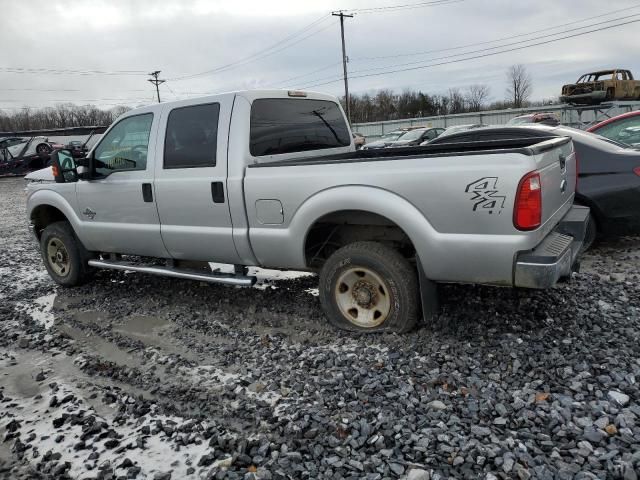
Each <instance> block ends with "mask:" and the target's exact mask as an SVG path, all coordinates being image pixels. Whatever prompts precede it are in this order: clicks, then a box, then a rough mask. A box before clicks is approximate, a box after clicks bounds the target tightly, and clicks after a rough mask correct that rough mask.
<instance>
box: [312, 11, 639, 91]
mask: <svg viewBox="0 0 640 480" xmlns="http://www.w3.org/2000/svg"><path fill="white" fill-rule="evenodd" d="M637 22H640V19H636V20H630V21H628V22H623V23H618V24H615V25H608V26H606V27H601V28H596V29H594V30H589V31H586V32H579V33H574V34H572V35H566V36H564V37H560V38H554V39H551V40H545V41H542V42H537V43H532V44H530V45H523V46H520V47H514V48H510V49H507V50H502V51H500V52H491V53H485V54H482V55H475V56H472V57H468V58H460V59H457V60H449V61H446V62H440V63H433V64H429V65H421V66H416V67H409V68H401V69H397V70H389V71H387V72H379V73H369V74H365V75H355V76H352V77H351V78H352V79H353V78H365V77H377V76H381V75H388V74H391V73H399V72H407V71H412V70H421V69H424V68H430V67H437V66H441V65H449V64H452V63H460V62H466V61H468V60H475V59H478V58H485V57H491V56H494V55H499V54H501V53H508V52H514V51H517V50H523V49H525V48H530V47H535V46H539V45H546V44H549V43H553V42H557V41H560V40H566V39H568V38H574V37H580V36H583V35H588V34H590V33H595V32H600V31H603V30H609V29H611V28H615V27H620V26H623V25H629V24H632V23H637ZM340 80H342V79H340V78H338V79H334V80H330V81H327V82H322V83H316V84H313V85H305V86H303V87H299V88H311V87H319V86H321V85H328V84H331V83H336V82H339V81H340Z"/></svg>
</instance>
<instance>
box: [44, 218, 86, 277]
mask: <svg viewBox="0 0 640 480" xmlns="http://www.w3.org/2000/svg"><path fill="white" fill-rule="evenodd" d="M40 253H41V254H42V260H43V261H44V266H45V268H46V269H47V271H48V272H49V275H50V276H51V278H52V279H53V280H54V281H55V282H56V283H57V284H58V285H62V286H63V287H75V286H78V285H82V284H84V283H86V282H87V281H89V279H90V277H91V273H92V269H91V267H89V265H88V263H87V262H88V261H89V258H91V255H90V253H89V252H88V251H87V250H86V249H85V248H84V246H83V245H82V244H81V243H80V241H79V240H78V238H77V237H76V235H75V233H74V232H73V228H71V225H70V224H69V223H68V222H55V223H52V224H50V225H48V226H47V227H46V228H45V229H44V231H43V232H42V236H41V237H40Z"/></svg>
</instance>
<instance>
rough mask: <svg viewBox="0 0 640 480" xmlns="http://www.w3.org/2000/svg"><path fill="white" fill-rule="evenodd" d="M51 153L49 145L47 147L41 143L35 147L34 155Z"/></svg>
mask: <svg viewBox="0 0 640 480" xmlns="http://www.w3.org/2000/svg"><path fill="white" fill-rule="evenodd" d="M52 151H53V149H52V148H51V145H49V144H47V143H41V144H40V145H38V146H37V147H36V153H38V154H39V155H45V154H49V153H51V152H52Z"/></svg>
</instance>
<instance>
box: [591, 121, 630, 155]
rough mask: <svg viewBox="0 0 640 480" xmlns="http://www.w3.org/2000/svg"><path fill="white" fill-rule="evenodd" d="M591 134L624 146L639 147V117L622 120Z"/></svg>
mask: <svg viewBox="0 0 640 480" xmlns="http://www.w3.org/2000/svg"><path fill="white" fill-rule="evenodd" d="M593 133H597V134H598V135H600V136H602V137H605V138H607V139H609V140H610V141H614V142H617V143H621V144H624V145H626V146H630V147H634V148H638V147H640V115H635V116H633V117H628V118H623V119H620V120H618V121H617V122H611V123H609V124H607V125H604V126H603V127H601V128H599V129H598V130H596V131H595V132H593Z"/></svg>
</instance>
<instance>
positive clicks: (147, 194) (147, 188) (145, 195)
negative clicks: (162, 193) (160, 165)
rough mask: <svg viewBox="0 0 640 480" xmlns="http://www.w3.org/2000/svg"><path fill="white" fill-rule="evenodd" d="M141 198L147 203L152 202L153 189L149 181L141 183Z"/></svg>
mask: <svg viewBox="0 0 640 480" xmlns="http://www.w3.org/2000/svg"><path fill="white" fill-rule="evenodd" d="M142 199H143V200H144V201H145V202H147V203H149V202H153V191H152V190H151V184H150V183H143V184H142Z"/></svg>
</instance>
